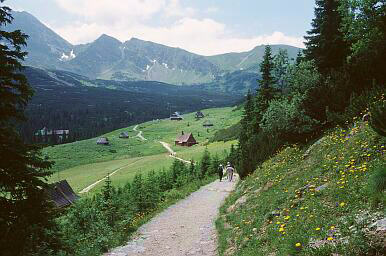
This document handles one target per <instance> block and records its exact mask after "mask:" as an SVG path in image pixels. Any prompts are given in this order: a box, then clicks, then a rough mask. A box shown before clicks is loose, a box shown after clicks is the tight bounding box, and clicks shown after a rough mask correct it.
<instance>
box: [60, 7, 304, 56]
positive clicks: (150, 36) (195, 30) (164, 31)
mask: <svg viewBox="0 0 386 256" xmlns="http://www.w3.org/2000/svg"><path fill="white" fill-rule="evenodd" d="M56 1H58V3H59V4H60V6H61V7H62V8H63V9H64V10H66V11H68V12H71V13H73V14H76V15H79V16H80V17H81V18H82V19H80V20H78V21H76V22H74V23H72V24H67V25H65V26H62V27H56V28H53V29H54V30H55V31H56V32H58V33H59V34H60V35H61V36H63V37H64V38H65V39H67V40H68V41H70V42H72V43H76V44H77V43H86V42H90V41H93V40H95V39H96V38H97V37H99V36H100V35H101V34H103V33H106V34H108V35H111V36H113V37H116V38H117V39H119V40H121V41H126V40H128V39H130V38H131V37H137V38H140V39H143V40H148V41H153V42H157V43H161V44H165V45H168V46H173V47H180V48H183V49H186V50H188V51H191V52H194V53H198V54H203V55H213V54H219V53H226V52H240V51H247V50H250V49H252V48H253V47H255V46H256V45H261V44H289V45H293V46H297V47H304V45H303V38H297V37H291V36H287V35H285V34H284V33H282V32H274V33H272V34H271V35H261V36H256V37H240V36H238V35H237V34H235V33H233V32H232V31H230V30H229V29H228V28H227V27H226V25H225V24H223V23H220V22H217V21H215V20H213V19H209V18H197V17H196V14H197V10H194V9H192V8H188V7H183V6H182V5H181V3H180V1H179V0H129V1H127V0H114V1H111V0H110V1H109V0H81V1H79V0H56ZM206 11H208V10H206ZM212 11H215V9H213V10H212ZM157 15H158V16H160V17H161V18H162V17H163V18H162V19H169V20H168V22H165V24H162V25H157V26H156V25H150V24H149V22H148V21H149V20H150V21H151V20H152V19H153V18H154V17H155V16H157Z"/></svg>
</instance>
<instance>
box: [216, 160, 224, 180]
mask: <svg viewBox="0 0 386 256" xmlns="http://www.w3.org/2000/svg"><path fill="white" fill-rule="evenodd" d="M217 173H218V177H219V178H220V182H221V181H222V176H223V174H224V167H223V166H222V164H220V165H219V166H218V169H217Z"/></svg>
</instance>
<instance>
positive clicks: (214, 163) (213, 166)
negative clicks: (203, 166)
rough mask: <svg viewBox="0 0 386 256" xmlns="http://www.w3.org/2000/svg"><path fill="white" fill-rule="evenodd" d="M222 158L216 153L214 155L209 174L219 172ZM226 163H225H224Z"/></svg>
mask: <svg viewBox="0 0 386 256" xmlns="http://www.w3.org/2000/svg"><path fill="white" fill-rule="evenodd" d="M220 163H221V162H220V159H219V157H218V155H217V154H216V155H214V156H213V157H212V161H211V163H210V168H209V174H210V175H215V174H217V169H218V166H219V165H220ZM223 165H224V164H223Z"/></svg>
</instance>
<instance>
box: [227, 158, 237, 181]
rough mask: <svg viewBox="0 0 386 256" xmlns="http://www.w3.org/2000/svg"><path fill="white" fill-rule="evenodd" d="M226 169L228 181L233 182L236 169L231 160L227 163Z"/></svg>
mask: <svg viewBox="0 0 386 256" xmlns="http://www.w3.org/2000/svg"><path fill="white" fill-rule="evenodd" d="M226 171H227V176H228V181H229V182H231V181H232V179H233V172H234V171H235V169H234V168H233V167H232V165H231V163H230V162H228V163H227V167H226Z"/></svg>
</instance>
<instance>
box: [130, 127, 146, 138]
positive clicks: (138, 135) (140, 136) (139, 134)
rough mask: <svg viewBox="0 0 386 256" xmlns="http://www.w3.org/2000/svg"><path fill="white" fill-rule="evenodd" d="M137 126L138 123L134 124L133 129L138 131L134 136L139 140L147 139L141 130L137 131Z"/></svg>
mask: <svg viewBox="0 0 386 256" xmlns="http://www.w3.org/2000/svg"><path fill="white" fill-rule="evenodd" d="M137 128H138V125H136V126H134V128H133V131H135V132H138V134H137V135H136V137H138V138H139V139H140V140H142V141H145V140H147V139H146V138H145V137H143V135H142V131H138V130H137Z"/></svg>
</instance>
